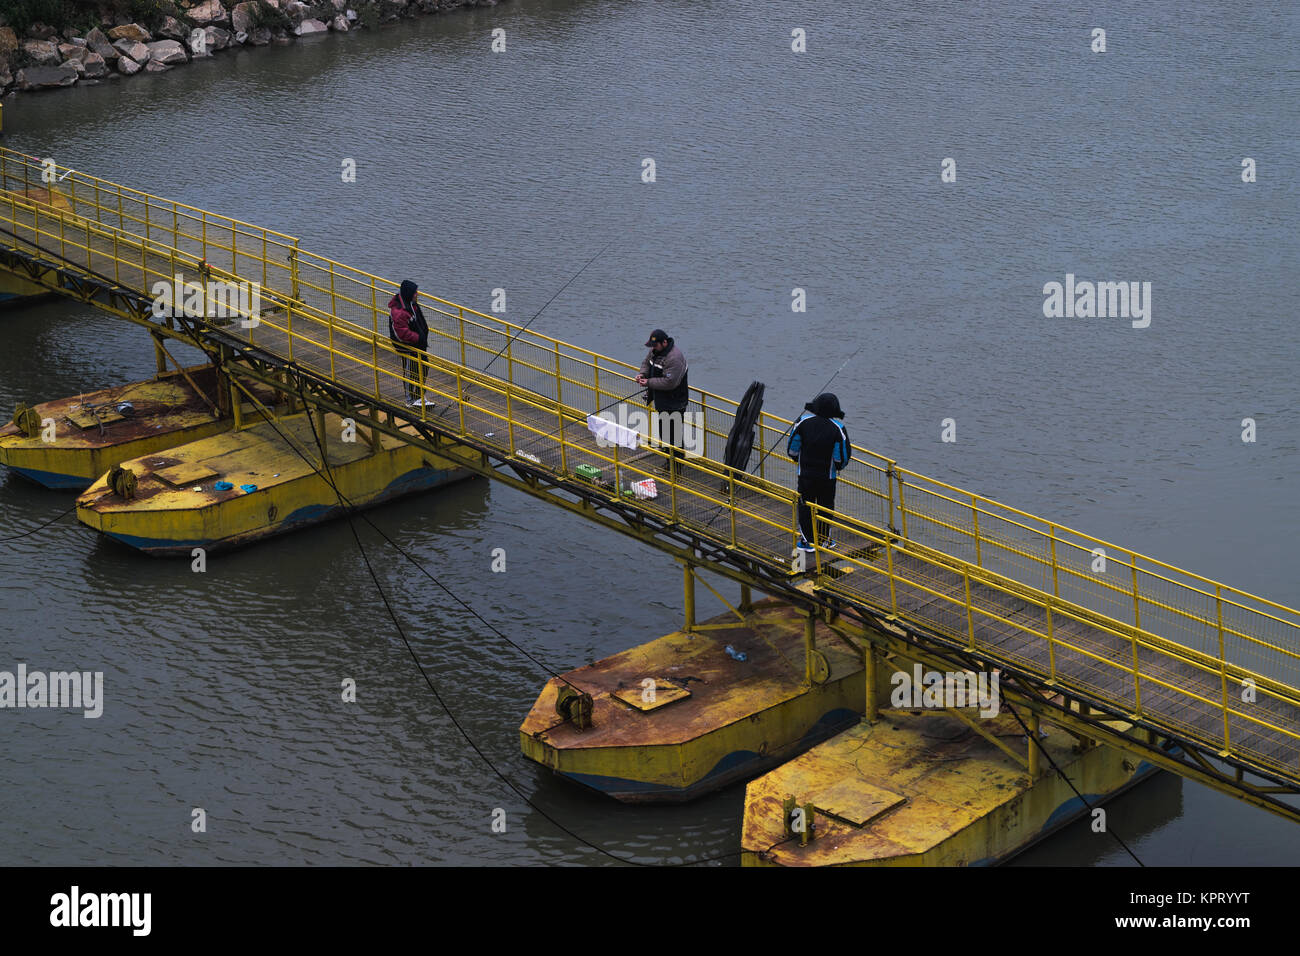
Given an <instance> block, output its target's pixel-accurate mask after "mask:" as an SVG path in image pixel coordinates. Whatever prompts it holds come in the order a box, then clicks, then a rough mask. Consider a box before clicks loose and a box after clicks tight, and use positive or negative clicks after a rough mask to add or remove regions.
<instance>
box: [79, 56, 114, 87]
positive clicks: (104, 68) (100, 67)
mask: <svg viewBox="0 0 1300 956" xmlns="http://www.w3.org/2000/svg"><path fill="white" fill-rule="evenodd" d="M81 65H82V66H84V67H85V68H86V76H87V78H89V79H92V80H97V79H99V78H100V77H101V76H106V75H107V74H108V64H107V63H105V62H104V58H103V57H102V56H100V55H99V54H98V53H96V52H95V51H94V50H87V51H86V58H85V59H84V60H82V61H81Z"/></svg>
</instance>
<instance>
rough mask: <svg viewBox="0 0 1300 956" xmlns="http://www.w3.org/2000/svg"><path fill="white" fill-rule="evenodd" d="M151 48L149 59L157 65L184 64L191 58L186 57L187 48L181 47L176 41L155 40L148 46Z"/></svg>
mask: <svg viewBox="0 0 1300 956" xmlns="http://www.w3.org/2000/svg"><path fill="white" fill-rule="evenodd" d="M147 46H148V47H149V59H150V60H153V61H154V62H155V63H162V64H164V65H168V66H170V65H171V64H173V63H184V62H186V61H187V60H188V59H189V57H187V56H186V55H185V47H183V46H181V45H180V44H179V43H177V42H176V41H175V40H155V41H154V42H153V43H150V44H147Z"/></svg>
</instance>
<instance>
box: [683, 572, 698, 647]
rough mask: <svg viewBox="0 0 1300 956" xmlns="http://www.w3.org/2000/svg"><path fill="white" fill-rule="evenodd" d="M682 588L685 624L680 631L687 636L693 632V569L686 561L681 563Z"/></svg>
mask: <svg viewBox="0 0 1300 956" xmlns="http://www.w3.org/2000/svg"><path fill="white" fill-rule="evenodd" d="M682 587H683V592H684V598H685V600H684V602H683V603H684V604H685V607H686V624H685V626H684V627H683V628H682V630H684V631H685V632H686V633H688V634H689V633H690V632H691V631H693V630H695V568H694V567H693V566H692V565H691V564H690V563H689V562H686V561H683V562H682Z"/></svg>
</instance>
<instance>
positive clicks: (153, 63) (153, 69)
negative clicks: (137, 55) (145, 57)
mask: <svg viewBox="0 0 1300 956" xmlns="http://www.w3.org/2000/svg"><path fill="white" fill-rule="evenodd" d="M170 69H171V67H170V66H164V65H163V64H161V63H159V62H158V61H157V60H150V61H149V62H148V63H146V64H145V65H144V71H145V72H146V73H166V72H167V71H168V70H170Z"/></svg>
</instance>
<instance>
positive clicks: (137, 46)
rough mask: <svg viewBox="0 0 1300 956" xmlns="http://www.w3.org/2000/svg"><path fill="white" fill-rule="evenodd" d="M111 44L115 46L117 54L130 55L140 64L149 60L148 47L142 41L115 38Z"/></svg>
mask: <svg viewBox="0 0 1300 956" xmlns="http://www.w3.org/2000/svg"><path fill="white" fill-rule="evenodd" d="M113 46H115V47H117V52H118V53H119V54H121V55H122V56H126V57H130V58H131V59H132V60H135V62H136V63H139V64H140V65H141V66H144V65H145V64H146V63H148V62H149V48H148V47H147V46H145V45H144V44H143V43H136V42H135V41H134V40H117V41H115V42H114V43H113Z"/></svg>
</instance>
